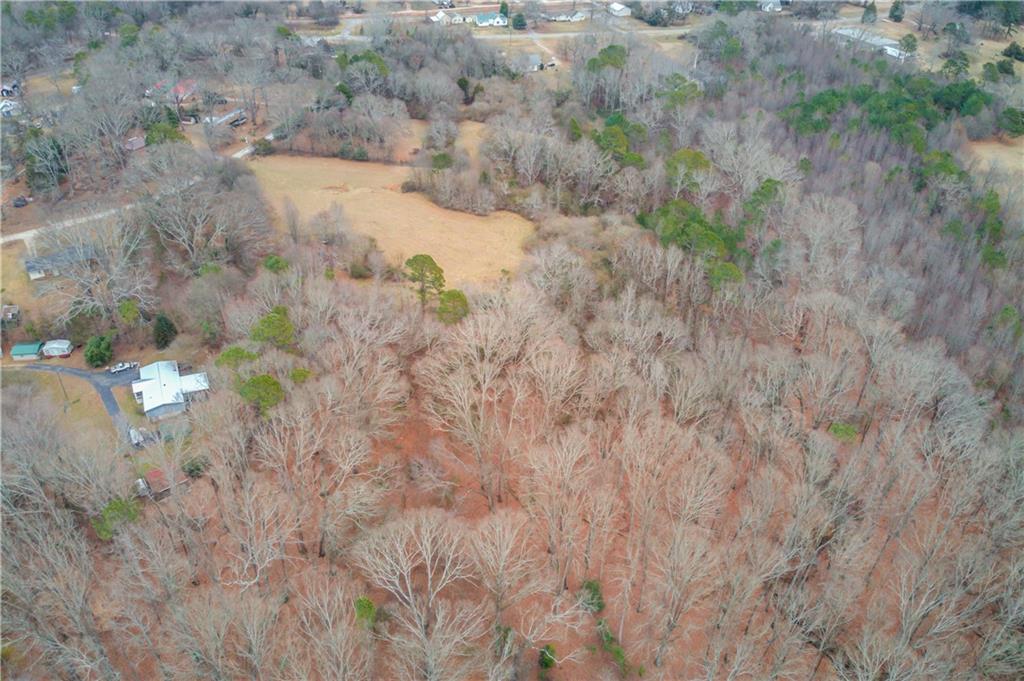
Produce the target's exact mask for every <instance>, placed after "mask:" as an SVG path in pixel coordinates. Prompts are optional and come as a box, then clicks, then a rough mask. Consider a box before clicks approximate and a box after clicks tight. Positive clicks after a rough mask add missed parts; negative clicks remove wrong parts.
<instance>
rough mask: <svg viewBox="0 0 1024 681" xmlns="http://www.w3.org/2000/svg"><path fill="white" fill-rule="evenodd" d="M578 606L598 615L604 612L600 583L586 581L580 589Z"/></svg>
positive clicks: (593, 580)
mask: <svg viewBox="0 0 1024 681" xmlns="http://www.w3.org/2000/svg"><path fill="white" fill-rule="evenodd" d="M580 605H581V606H583V608H584V609H585V610H587V611H589V612H592V613H599V612H601V611H602V610H604V596H603V595H602V594H601V582H599V581H597V580H596V579H588V580H587V581H585V582H583V585H582V586H581V587H580Z"/></svg>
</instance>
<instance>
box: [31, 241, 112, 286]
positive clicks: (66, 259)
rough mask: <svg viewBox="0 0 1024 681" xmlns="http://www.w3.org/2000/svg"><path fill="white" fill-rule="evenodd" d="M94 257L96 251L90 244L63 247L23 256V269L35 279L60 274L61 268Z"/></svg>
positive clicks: (93, 258)
mask: <svg viewBox="0 0 1024 681" xmlns="http://www.w3.org/2000/svg"><path fill="white" fill-rule="evenodd" d="M95 259H96V252H95V251H94V250H93V249H92V247H90V246H84V247H81V248H73V247H70V248H65V249H64V250H62V251H56V252H54V253H49V254H47V255H37V256H31V257H28V258H25V260H24V264H25V271H26V272H27V273H28V278H29V279H31V280H33V281H35V280H36V279H43V278H45V277H57V276H60V272H61V269H63V268H66V267H68V266H69V265H75V264H77V263H80V262H87V261H90V260H95Z"/></svg>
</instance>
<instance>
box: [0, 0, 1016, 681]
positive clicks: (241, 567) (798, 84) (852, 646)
mask: <svg viewBox="0 0 1024 681" xmlns="http://www.w3.org/2000/svg"><path fill="white" fill-rule="evenodd" d="M633 4H634V5H636V6H637V9H638V15H640V16H648V15H647V14H642V12H643V11H651V8H650V6H649V5H650V3H633ZM715 4H721V5H728V7H719V8H718V9H719V10H721V11H718V12H717V13H716V14H714V15H713V16H712V17H711V19H710V20H709V21H706V22H704V23H702V24H701V26H700V28H699V30H694V31H692V32H690V33H689V34H688V35H687V36H686V38H687V40H688V41H690V42H692V43H693V45H694V48H695V50H696V51H697V54H699V58H698V59H696V60H691V59H688V60H686V61H685V62H684V61H683V60H681V59H677V58H676V57H673V56H671V55H670V54H667V53H666V52H665V51H663V50H661V49H660V48H659V46H658V45H657V44H655V43H654V42H653V41H651V40H649V39H648V38H647V37H646V36H645V35H644V34H642V33H640V32H630V31H615V30H604V31H596V30H595V31H590V32H583V33H580V34H579V36H578V37H572V38H566V39H564V40H563V41H561V42H560V44H559V46H558V49H557V54H558V59H559V62H560V64H561V67H560V68H561V69H562V70H563V72H564V77H563V78H559V79H557V80H553V79H541V78H532V77H530V74H527V73H524V72H523V69H522V68H521V66H520V64H519V62H518V61H517V60H516V59H514V58H513V57H512V56H510V55H508V54H503V53H502V52H501V51H500V50H499V49H496V48H497V43H495V45H494V46H492V45H490V44H488V43H487V42H486V41H484V40H477V39H475V38H474V37H473V34H472V33H471V32H470V31H468V30H466V31H460V30H451V28H445V27H438V26H432V25H428V24H423V23H419V22H416V23H411V22H407V23H403V22H400V21H397V20H396V19H394V18H393V17H389V16H387V15H382V16H378V17H373V18H371V19H367V20H366V23H365V24H364V27H365V28H364V31H363V33H362V34H361V35H360V36H359V37H360V40H358V41H356V40H353V41H351V42H349V43H344V44H342V45H341V46H336V45H328V44H327V41H316V40H307V39H303V38H301V37H300V36H299V34H298V33H296V32H295V30H293V28H289V24H288V18H289V17H288V13H289V12H290V11H292V10H290V9H288V8H287V7H285V6H284V5H275V4H263V3H258V4H257V3H212V4H202V3H152V4H149V3H145V4H144V3H83V4H80V5H79V4H71V3H38V4H22V3H13V4H12V3H5V4H4V8H3V39H4V45H3V50H2V55H3V69H4V79H5V82H6V81H7V79H8V77H9V76H13V75H19V74H20V75H24V74H27V73H28V72H30V71H32V70H35V69H45V68H48V64H47V62H46V60H48V59H58V58H59V60H60V61H61V62H64V61H65V60H70V63H71V64H72V66H73V70H74V78H75V82H76V87H78V88H79V89H78V90H76V94H75V96H74V97H73V98H72V99H71V100H70V101H71V104H69V105H67V106H61V107H56V106H54V105H53V103H52V102H51V101H50V100H47V99H46V98H39V99H33V98H31V97H26V98H25V99H26V101H25V107H26V108H27V109H29V110H30V111H31V113H32V115H34V116H37V117H39V118H41V119H43V120H44V121H45V123H44V124H43V125H39V126H22V127H17V126H8V125H5V126H4V131H3V135H4V159H5V162H6V161H9V162H10V163H12V164H14V165H24V166H25V167H26V172H27V176H28V181H29V182H30V183H32V186H33V188H34V191H35V192H36V194H37V195H38V196H40V197H46V198H45V199H40V200H48V201H51V202H52V207H53V208H52V210H53V214H54V215H60V214H61V213H60V211H61V206H62V205H68V204H71V203H72V202H73V201H74V200H75V194H76V192H79V193H82V192H92V193H96V192H106V191H113V190H115V189H116V190H117V191H124V192H127V194H128V195H129V196H130V197H131V201H132V204H131V206H130V209H129V210H125V211H123V212H120V213H117V214H116V215H113V216H109V217H107V218H104V219H102V220H98V221H95V222H88V223H82V224H80V225H75V226H73V227H69V228H67V229H61V230H54V231H51V232H48V233H47V234H46V235H45V237H43V238H42V239H41V247H42V248H43V249H44V250H50V251H54V252H56V251H61V252H63V251H65V250H67V249H89V252H90V253H92V254H97V253H98V254H100V257H96V258H93V260H91V261H90V262H89V264H87V265H83V266H79V267H69V269H68V270H67V271H66V272H64V273H63V274H64V278H63V279H62V280H61V285H60V286H59V287H56V288H55V290H54V296H55V298H54V299H55V300H56V301H57V303H56V307H55V308H53V309H50V310H46V311H42V312H40V313H39V314H37V315H35V316H34V317H33V319H32V324H34V325H35V328H40V329H44V328H45V329H54V330H55V331H58V330H59V331H61V332H64V333H66V334H73V335H75V336H80V337H81V338H82V339H83V340H84V339H87V338H91V337H96V336H103V334H107V335H105V336H103V337H109V338H113V339H121V340H119V341H117V342H124V343H134V342H137V339H138V338H140V337H144V336H146V334H147V333H148V327H147V326H146V324H148V323H149V320H150V319H152V318H154V317H157V316H158V314H166V315H168V316H169V317H170V318H172V319H173V320H174V323H175V324H176V325H177V327H178V328H179V329H181V332H182V333H186V334H191V335H194V336H195V337H196V338H198V339H199V341H200V343H201V344H202V345H203V347H204V348H205V349H206V351H207V352H208V353H209V358H210V359H209V362H207V364H206V366H205V370H206V372H207V373H208V375H209V377H210V383H211V386H212V388H213V394H212V395H211V398H210V399H208V400H204V401H202V402H197V403H196V404H194V405H193V406H192V408H191V409H190V410H189V412H188V414H187V422H188V428H187V430H185V431H184V432H182V433H181V434H179V435H176V436H174V437H171V438H168V440H167V441H165V442H163V443H161V444H160V445H159V446H156V447H152V448H150V449H149V450H147V451H148V456H150V457H151V458H152V457H155V459H153V464H152V465H154V466H156V467H158V468H159V469H161V470H162V471H164V473H165V477H166V479H167V480H169V481H171V491H170V494H169V495H168V496H167V497H166V498H164V499H162V500H160V501H158V502H155V501H151V500H140V499H136V498H134V497H133V496H132V489H133V481H134V480H135V479H136V478H137V477H138V476H139V474H140V471H139V469H138V467H137V466H136V465H134V464H133V457H132V456H129V455H127V453H126V449H127V445H124V444H121V443H119V442H113V441H112V442H101V443H96V444H93V443H87V442H83V441H82V440H81V439H80V438H77V437H76V435H75V433H74V432H69V430H68V429H67V428H65V427H64V426H63V425H62V423H61V418H60V411H61V409H60V405H59V404H54V403H53V402H52V401H51V400H49V399H48V398H47V397H45V396H43V395H41V394H40V393H38V391H35V390H33V389H32V388H31V387H30V386H27V385H18V384H15V385H9V386H5V387H4V391H3V402H2V407H3V431H2V446H3V457H2V458H3V477H2V480H0V491H2V494H0V501H2V504H3V536H2V539H3V559H4V565H3V568H4V569H3V601H2V605H3V633H2V636H3V643H4V647H3V660H4V673H5V675H7V676H9V677H10V678H25V679H36V678H39V679H43V678H61V679H75V680H81V681H86V680H91V679H126V680H128V679H139V680H142V679H162V680H166V681H171V680H175V679H222V680H227V679H259V680H263V681H277V680H282V681H283V680H296V681H297V680H299V679H324V680H327V679H332V680H337V681H342V680H344V681H359V680H369V679H408V680H410V681H412V680H422V681H458V680H460V679H474V680H475V679H486V680H487V681H511V680H514V679H550V680H558V679H566V680H568V679H609V680H610V679H630V678H643V679H664V680H666V681H667V680H669V679H707V680H708V681H712V680H718V679H730V680H732V679H736V680H739V679H778V680H790V679H799V680H802V681H812V680H814V679H842V680H844V681H883V680H886V681H910V680H917V679H922V680H923V679H950V680H962V681H974V680H980V679H995V680H1003V679H1005V680H1007V681H1009V680H1010V679H1019V678H1021V677H1022V675H1024V317H1022V316H1024V198H1022V195H1021V187H1022V186H1024V185H1022V183H1021V182H1020V179H1021V174H1020V171H1021V169H1020V168H1017V169H1016V175H1015V176H1014V175H1007V174H1005V173H1003V172H1001V171H998V170H982V169H981V167H980V166H979V165H978V164H977V163H975V162H973V161H972V159H971V157H970V156H969V155H967V154H966V153H964V151H963V149H964V146H965V145H966V144H968V143H969V142H970V141H971V140H980V139H986V138H991V137H993V136H1004V137H1009V136H1011V135H1019V134H1021V133H1024V130H1022V129H1020V128H1021V115H1022V114H1021V110H1020V108H1019V107H1020V106H1021V100H1020V94H1019V81H1011V80H1010V76H1006V77H1005V78H1003V76H999V77H997V78H996V80H995V81H993V80H985V79H980V80H979V79H974V78H971V77H969V76H968V75H967V73H966V71H964V70H961V69H959V68H958V67H957V63H956V62H957V55H956V52H957V48H958V46H959V45H960V44H961V43H966V42H968V41H970V40H977V39H980V37H981V36H983V35H984V34H985V32H986V31H992V32H1001V31H1003V30H1005V28H1004V26H1003V23H1002V22H1003V21H1004V20H1006V21H1008V22H1009V25H1010V26H1011V27H1013V26H1016V25H1017V24H1019V22H1020V20H1021V19H1020V17H1017V16H1016V15H1012V16H1009V19H1006V16H1004V14H1003V13H1010V14H1012V12H1013V10H1012V9H1005V8H1004V7H1003V5H1002V4H1000V3H959V4H958V6H955V4H954V3H909V2H908V3H906V5H907V9H906V12H907V18H906V19H904V21H906V22H907V23H908V24H909V23H911V22H913V21H914V20H918V21H921V23H922V26H923V25H925V24H927V23H929V22H934V24H935V26H936V28H935V30H934V33H935V35H934V37H933V38H932V39H933V40H944V41H948V42H949V50H948V51H949V54H950V57H949V58H948V59H947V61H951V62H953V63H952V65H950V66H949V67H948V68H946V67H944V68H942V69H941V70H925V69H923V68H921V67H920V66H919V65H916V64H915V63H914V62H913V61H907V62H905V63H900V62H898V61H896V60H893V59H891V58H888V57H885V56H882V55H879V54H877V53H874V52H870V51H867V50H864V49H859V48H857V47H856V46H854V45H850V44H846V43H841V42H837V41H836V40H835V39H834V38H833V37H832V36H831V35H830V34H829V33H828V32H827V31H825V30H822V28H821V26H820V25H819V24H816V23H813V22H811V21H810V19H815V20H816V19H817V17H816V16H807V17H804V18H807V19H808V20H807V21H793V20H791V19H790V18H789V17H778V16H775V15H772V14H769V13H765V12H758V11H756V8H754V9H748V8H746V7H742V6H739V7H733V6H732V5H743V3H715ZM827 4H828V3H812V2H807V3H799V5H800V6H799V7H798V8H797V9H798V10H799V11H800V12H803V13H806V14H808V15H812V14H813V13H814V12H815V11H818V12H827V8H822V7H819V6H820V5H827ZM872 5H874V3H872ZM709 6H710V3H709ZM725 10H729V11H725ZM302 11H303V13H304V15H303V18H306V17H308V18H310V19H311V20H312V19H317V21H319V20H320V19H319V18H320V17H322V16H323V15H322V14H320V13H323V12H325V11H326V10H324V5H322V4H320V3H313V4H311V5H309V6H305V8H304V9H303V10H302ZM513 11H517V10H515V8H513ZM947 14H948V17H947V16H946V15H947ZM919 15H920V16H919ZM659 17H660V18H657V19H656V21H663V20H664V21H668V19H666V18H664V17H661V16H660V15H659ZM798 18H801V15H798ZM947 18H948V19H949V21H946V19H947ZM323 23H327V24H329V23H330V21H324V22H323ZM637 23H638V25H644V24H639V22H637ZM948 23H956V24H957V25H958V26H960V27H961V28H959V29H954V30H953V31H951V32H949V31H947V32H945V33H944V32H943V30H944V29H943V28H942V26H943V25H944V24H948ZM683 25H685V24H683ZM965 33H966V36H965V35H964V34H965ZM40 44H44V45H46V46H48V49H38V45H40ZM1008 49H1009V48H1008ZM1011 52H1012V50H1011ZM1022 57H1024V53H1022ZM1011 59H1012V58H1011ZM1004 70H1005V68H1004ZM1010 70H1011V71H1012V66H1011V69H1010ZM183 77H189V78H194V79H196V80H197V81H199V89H200V92H201V94H200V96H199V97H198V98H196V100H195V101H192V102H180V103H178V102H175V103H172V104H170V105H166V106H160V107H154V106H150V105H149V104H147V101H148V100H147V96H146V95H145V92H146V89H147V88H149V87H151V86H152V85H153V84H154V83H156V82H157V81H160V80H161V79H165V80H166V79H171V80H174V79H179V78H183ZM1014 78H1015V77H1014ZM218 88H220V89H230V90H231V91H232V92H234V93H238V97H239V100H240V101H239V108H240V109H244V110H245V111H246V112H247V116H248V120H249V122H250V124H253V125H255V124H265V125H268V126H269V128H268V129H270V130H272V132H273V136H272V138H269V139H265V141H264V142H263V143H262V146H260V145H259V144H257V146H256V151H255V153H254V155H260V154H266V155H273V154H289V153H291V154H300V153H301V154H304V155H313V156H332V157H340V158H342V159H346V160H349V161H354V162H358V161H392V160H394V158H393V157H394V142H395V140H396V138H397V137H398V136H399V135H400V134H401V133H402V131H404V130H407V129H408V128H409V126H410V125H411V122H412V121H424V122H425V123H426V135H425V137H424V139H423V140H422V144H421V145H420V147H419V148H418V149H417V150H416V152H415V154H414V158H413V159H412V161H411V163H412V164H413V165H414V166H415V168H414V171H413V172H412V173H411V174H410V177H409V179H408V181H407V182H406V183H405V185H404V186H403V187H402V190H403V191H407V192H422V193H424V194H426V195H427V196H429V197H430V198H431V200H433V201H434V202H436V203H437V204H439V205H441V206H444V207H446V208H452V209H455V210H458V211H464V212H469V213H474V214H481V215H485V214H490V213H493V212H494V211H502V210H504V211H511V212H514V213H518V214H520V215H522V216H525V217H528V218H529V219H530V220H532V221H533V222H534V223H536V225H537V229H536V232H535V233H534V235H533V236H532V237H531V239H530V241H529V243H528V244H527V255H526V259H525V262H524V264H523V266H522V267H521V268H520V269H519V270H518V271H516V272H505V273H502V275H501V276H500V277H497V278H496V279H495V281H493V282H490V283H486V284H483V283H480V284H466V285H462V288H461V289H453V288H449V287H447V284H446V281H445V276H444V272H443V271H442V269H441V267H440V266H438V264H437V263H436V262H435V261H434V259H433V258H431V257H430V255H429V253H424V254H409V255H410V256H412V257H409V258H408V259H407V260H403V261H402V262H391V261H389V259H388V258H386V257H385V256H384V255H383V254H382V253H381V251H380V250H379V249H378V248H377V245H376V244H375V243H374V242H373V241H372V240H370V239H368V238H366V237H365V236H363V235H361V234H360V233H359V232H358V231H357V230H356V229H354V228H353V226H352V225H351V224H350V222H349V220H348V219H347V218H346V216H345V214H344V211H343V210H341V209H340V208H336V209H335V210H329V211H326V212H323V213H320V214H318V215H316V216H315V217H314V218H312V219H310V220H303V219H302V218H301V217H299V216H298V215H297V214H289V215H283V216H281V215H276V214H275V213H274V211H273V210H272V209H271V208H270V207H269V204H268V202H267V201H266V200H265V198H264V197H263V196H262V194H261V189H260V186H259V185H258V184H257V182H256V181H255V180H254V179H253V177H252V174H251V171H250V170H249V168H248V166H247V165H246V164H245V163H244V162H242V161H238V160H233V159H230V158H225V157H221V156H218V155H216V154H215V153H212V151H210V150H216V149H218V148H220V147H221V146H226V144H227V140H225V139H220V138H219V136H221V135H223V132H222V129H219V128H217V127H216V126H215V125H213V124H212V123H211V122H209V121H210V117H211V116H212V111H213V109H214V107H215V106H216V105H217V102H218V99H219V98H220V96H221V95H220V94H219V90H218ZM191 116H195V119H196V120H197V121H199V123H197V125H196V126H193V127H194V128H195V130H197V131H198V135H196V138H197V139H198V138H202V140H203V142H204V143H205V144H206V145H207V149H203V150H200V149H197V148H196V146H195V145H193V144H192V143H190V142H188V141H186V140H185V137H184V135H183V134H182V133H181V132H180V130H181V129H182V126H181V121H182V120H184V119H186V118H188V117H191ZM466 121H475V122H478V123H483V124H484V125H485V126H486V134H485V137H484V140H483V142H482V145H481V147H480V155H479V158H474V159H471V158H469V156H468V155H467V154H466V153H465V152H464V151H463V150H461V149H460V148H458V147H457V145H456V140H457V139H458V136H459V125H460V124H461V123H464V122H466ZM132 129H143V130H145V135H146V138H147V143H148V144H149V146H148V149H147V152H146V154H145V156H132V155H131V154H129V153H128V152H126V151H125V149H124V147H123V145H122V144H121V143H120V140H121V139H122V138H123V137H124V136H125V135H126V134H127V133H128V131H129V130H132ZM257 162H258V161H257ZM382 210H384V211H386V210H387V207H386V206H384V207H382ZM72 214H73V213H72ZM282 222H283V223H287V227H286V228H285V229H284V230H283V231H282V232H276V231H275V230H274V227H273V225H274V224H275V223H282ZM97 263H99V264H97ZM4 369H5V373H7V365H5V367H4ZM182 472H183V473H184V475H182Z"/></svg>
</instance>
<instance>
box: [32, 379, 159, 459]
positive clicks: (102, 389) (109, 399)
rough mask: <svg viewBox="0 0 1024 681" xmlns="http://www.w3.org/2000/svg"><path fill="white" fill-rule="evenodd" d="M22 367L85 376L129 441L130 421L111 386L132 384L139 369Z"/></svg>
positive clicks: (120, 432)
mask: <svg viewBox="0 0 1024 681" xmlns="http://www.w3.org/2000/svg"><path fill="white" fill-rule="evenodd" d="M22 368H24V369H30V370H32V371H49V372H50V373H54V374H65V375H67V376H75V377H77V378H84V379H85V380H86V381H88V382H89V384H90V385H91V386H92V387H93V389H94V390H95V391H96V392H97V393H99V396H100V399H101V400H102V401H103V406H104V408H106V410H107V413H108V414H110V419H111V420H112V421H113V422H114V428H116V429H117V432H118V434H119V435H120V436H121V437H122V438H124V439H125V440H126V441H127V439H128V421H127V419H125V417H124V414H122V413H121V406H120V405H119V404H118V403H117V398H115V397H114V392H113V391H112V390H111V388H114V387H117V386H122V385H131V384H132V381H134V380H136V379H137V378H138V377H139V370H138V369H130V370H128V371H122V372H121V373H118V374H112V373H110V372H109V371H102V370H101V371H86V370H85V369H75V368H73V367H62V366H59V365H57V364H28V365H25V366H24V367H22Z"/></svg>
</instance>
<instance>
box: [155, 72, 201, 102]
mask: <svg viewBox="0 0 1024 681" xmlns="http://www.w3.org/2000/svg"><path fill="white" fill-rule="evenodd" d="M198 89H199V84H198V83H197V82H196V81H195V80H193V79H192V78H186V79H184V80H179V81H178V82H177V83H174V84H173V85H172V84H171V81H169V80H161V81H160V82H159V83H157V84H156V85H154V86H153V87H151V88H149V89H148V90H146V92H145V95H146V96H147V97H157V96H163V97H166V98H167V99H169V100H171V101H172V102H174V103H175V104H180V103H181V102H184V101H185V100H186V99H188V98H189V97H191V96H192V95H194V94H195V93H196V90H198Z"/></svg>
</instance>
